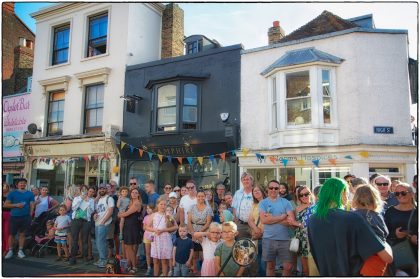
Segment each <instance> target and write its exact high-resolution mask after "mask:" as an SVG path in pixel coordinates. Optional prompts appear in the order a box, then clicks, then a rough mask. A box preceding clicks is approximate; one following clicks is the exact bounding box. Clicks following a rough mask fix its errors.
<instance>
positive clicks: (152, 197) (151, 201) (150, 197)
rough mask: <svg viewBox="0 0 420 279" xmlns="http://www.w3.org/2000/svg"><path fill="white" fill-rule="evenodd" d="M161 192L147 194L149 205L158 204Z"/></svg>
mask: <svg viewBox="0 0 420 279" xmlns="http://www.w3.org/2000/svg"><path fill="white" fill-rule="evenodd" d="M159 197H160V196H159V194H158V193H153V194H147V200H148V203H147V204H149V205H154V206H156V201H157V200H158V198H159Z"/></svg>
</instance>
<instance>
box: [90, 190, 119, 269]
mask: <svg viewBox="0 0 420 279" xmlns="http://www.w3.org/2000/svg"><path fill="white" fill-rule="evenodd" d="M108 188H110V187H109V185H106V184H100V185H99V190H98V194H99V200H98V204H97V205H96V213H95V215H94V219H95V237H96V239H95V240H96V246H97V249H98V252H99V260H98V261H97V262H96V263H94V265H96V266H98V267H100V268H102V267H105V265H106V264H107V248H108V245H107V241H106V237H107V234H108V230H109V226H110V224H111V222H112V212H113V210H114V206H115V204H114V199H113V198H112V197H110V196H109V195H108Z"/></svg>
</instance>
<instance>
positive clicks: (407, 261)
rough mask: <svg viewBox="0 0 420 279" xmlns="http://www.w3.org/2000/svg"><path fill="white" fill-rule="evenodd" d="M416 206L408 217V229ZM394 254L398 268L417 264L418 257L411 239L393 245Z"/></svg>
mask: <svg viewBox="0 0 420 279" xmlns="http://www.w3.org/2000/svg"><path fill="white" fill-rule="evenodd" d="M414 210H415V208H414V209H413V210H412V211H411V214H410V218H409V219H408V224H407V230H409V229H410V225H411V219H412V217H413V214H414ZM392 254H393V256H394V263H393V264H394V266H395V267H396V268H403V267H409V266H411V265H414V264H417V260H416V257H415V255H414V253H413V249H412V248H411V242H410V240H409V239H405V240H404V241H401V242H398V243H397V244H395V245H393V246H392Z"/></svg>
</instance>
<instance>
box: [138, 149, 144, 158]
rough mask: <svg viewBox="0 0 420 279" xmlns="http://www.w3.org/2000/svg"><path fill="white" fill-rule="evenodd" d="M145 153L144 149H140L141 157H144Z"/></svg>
mask: <svg viewBox="0 0 420 279" xmlns="http://www.w3.org/2000/svg"><path fill="white" fill-rule="evenodd" d="M143 152H144V150H143V149H139V155H140V157H143Z"/></svg>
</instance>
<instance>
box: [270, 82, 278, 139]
mask: <svg viewBox="0 0 420 279" xmlns="http://www.w3.org/2000/svg"><path fill="white" fill-rule="evenodd" d="M270 86H271V87H270V100H269V103H270V104H269V106H270V117H269V123H270V127H269V129H270V131H271V132H275V131H278V129H279V93H278V83H277V77H276V76H273V77H272V78H270ZM274 107H275V109H276V111H274ZM274 116H275V118H274Z"/></svg>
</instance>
